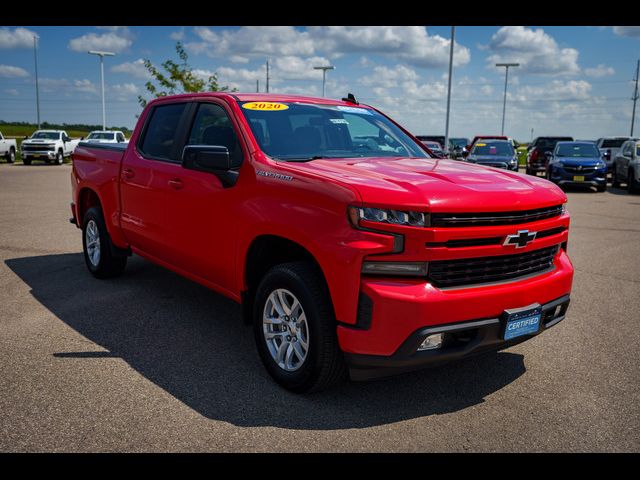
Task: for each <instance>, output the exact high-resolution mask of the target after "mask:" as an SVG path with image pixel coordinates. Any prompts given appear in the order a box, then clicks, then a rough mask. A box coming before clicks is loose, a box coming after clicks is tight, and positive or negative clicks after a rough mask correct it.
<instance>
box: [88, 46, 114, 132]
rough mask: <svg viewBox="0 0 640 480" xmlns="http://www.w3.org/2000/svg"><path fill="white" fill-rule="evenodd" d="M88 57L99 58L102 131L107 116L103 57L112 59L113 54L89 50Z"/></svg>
mask: <svg viewBox="0 0 640 480" xmlns="http://www.w3.org/2000/svg"><path fill="white" fill-rule="evenodd" d="M89 55H98V56H99V57H100V80H101V82H102V129H103V130H106V129H107V116H106V114H105V111H104V57H105V56H107V57H113V56H114V55H115V53H114V52H100V51H97V50H89Z"/></svg>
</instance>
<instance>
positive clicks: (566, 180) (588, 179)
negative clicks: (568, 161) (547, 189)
mask: <svg viewBox="0 0 640 480" xmlns="http://www.w3.org/2000/svg"><path fill="white" fill-rule="evenodd" d="M575 176H582V177H584V180H582V181H575V180H574V177H575ZM551 181H552V182H554V183H555V184H557V185H571V186H580V185H585V186H591V187H601V186H603V185H606V184H607V172H606V170H600V171H596V172H594V173H589V174H586V175H580V173H567V172H564V171H558V170H557V169H554V170H552V171H551Z"/></svg>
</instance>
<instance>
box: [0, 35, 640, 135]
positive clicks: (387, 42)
mask: <svg viewBox="0 0 640 480" xmlns="http://www.w3.org/2000/svg"><path fill="white" fill-rule="evenodd" d="M33 34H37V35H38V37H39V43H38V69H39V80H40V110H41V119H42V120H43V121H49V122H59V123H63V122H65V123H93V124H99V123H101V112H102V110H101V103H100V88H99V86H100V73H99V62H98V58H97V57H95V56H91V55H88V54H87V53H86V52H87V50H90V49H96V50H111V51H114V52H116V53H117V55H116V56H115V57H108V58H107V59H106V60H105V77H106V89H107V95H106V98H107V124H109V125H117V126H127V127H133V126H134V125H135V122H136V115H137V114H138V113H139V112H140V108H139V106H138V103H137V100H136V99H137V95H138V94H143V95H144V94H145V93H146V91H145V89H144V83H145V81H146V77H145V70H144V68H143V67H142V65H141V63H142V59H146V58H148V59H150V60H151V61H152V62H154V63H155V64H156V65H159V64H160V63H161V62H162V61H164V60H166V59H168V58H175V52H174V46H175V42H176V41H177V40H180V41H182V42H183V43H184V45H185V47H186V49H187V51H188V53H189V55H190V64H191V65H192V66H193V67H194V68H195V69H196V73H197V74H199V75H202V76H207V75H209V74H210V73H212V72H216V73H217V74H218V79H219V83H220V85H229V86H231V87H235V88H237V89H238V90H240V91H251V92H253V91H255V89H256V79H259V81H260V89H261V91H264V87H265V67H264V64H265V61H266V59H267V58H269V59H270V64H271V88H270V90H271V91H272V92H286V93H298V94H309V95H320V94H321V89H322V74H321V72H319V71H316V70H313V68H312V67H313V66H314V65H320V64H327V63H330V64H332V65H335V66H336V69H335V70H334V71H330V72H328V74H327V91H326V94H327V96H328V97H333V98H340V97H342V96H344V95H346V93H347V92H353V93H354V94H355V95H356V97H357V98H359V99H360V100H361V101H362V102H364V103H369V104H371V105H374V106H376V107H379V108H381V109H382V110H383V111H385V112H386V113H388V114H390V115H391V116H392V117H394V118H395V119H396V120H398V121H399V122H400V123H401V124H403V125H404V126H406V127H407V128H409V129H410V130H411V131H412V132H414V133H416V134H434V135H438V134H444V124H445V109H446V88H447V68H448V55H449V38H450V27H437V26H436V27H307V28H305V27H180V26H175V27H169V26H162V27H77V26H75V27H30V26H24V27H17V26H14V27H2V28H0V120H6V121H33V122H35V119H36V105H35V104H36V102H35V81H34V80H35V79H34V60H33ZM638 58H640V27H578V26H571V27H558V26H554V27H545V26H539V27H538V26H535V27H521V26H505V27H500V26H494V27H489V26H482V27H473V26H461V27H457V29H456V47H455V55H454V72H453V88H452V110H451V130H450V134H451V135H452V136H467V137H472V136H473V135H475V134H493V133H499V131H500V124H501V118H502V117H501V116H502V95H503V87H504V69H497V68H496V67H495V66H493V65H494V64H495V63H496V62H501V61H515V62H519V63H520V64H521V67H519V68H516V69H512V70H510V72H509V91H508V100H507V115H506V126H505V134H507V135H509V136H512V137H514V138H516V139H518V140H520V141H525V140H529V139H530V137H531V129H533V135H534V136H537V135H544V134H563V135H573V136H574V137H576V138H581V139H582V138H584V139H589V138H592V139H595V138H597V137H600V136H606V135H626V134H628V133H629V128H630V122H631V109H632V101H631V96H632V94H633V82H632V79H633V76H634V73H635V65H636V60H637V59H638ZM639 110H640V108H639Z"/></svg>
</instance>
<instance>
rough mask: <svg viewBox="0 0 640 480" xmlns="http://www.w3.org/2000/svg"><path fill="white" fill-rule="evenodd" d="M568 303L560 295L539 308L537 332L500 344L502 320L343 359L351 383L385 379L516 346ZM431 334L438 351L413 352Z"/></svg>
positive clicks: (439, 329)
mask: <svg viewBox="0 0 640 480" xmlns="http://www.w3.org/2000/svg"><path fill="white" fill-rule="evenodd" d="M569 301H570V300H569V295H564V296H562V297H560V298H557V299H555V300H553V301H551V302H548V303H546V304H544V305H542V319H541V322H540V328H539V329H538V331H537V332H536V333H534V334H531V335H524V336H521V337H518V338H515V339H512V340H503V331H504V321H503V320H501V319H500V318H489V319H482V320H473V321H469V322H462V323H456V324H444V325H436V326H433V327H426V328H421V329H419V330H417V331H415V332H414V333H413V334H411V335H410V336H409V337H408V338H407V339H406V340H405V341H404V342H403V344H402V345H401V346H400V348H398V350H397V351H396V352H395V353H394V354H393V355H390V356H376V355H358V354H352V353H347V354H345V358H346V361H347V364H348V365H349V369H350V375H351V379H352V380H370V379H372V378H378V377H386V376H389V375H395V374H398V373H402V372H407V371H412V370H417V369H421V368H426V367H432V366H438V365H442V364H445V363H448V362H451V361H454V360H460V359H462V358H466V357H471V356H474V355H477V354H480V353H484V352H489V351H495V350H501V349H504V348H508V347H511V346H513V345H517V344H518V343H522V342H524V341H526V340H528V339H530V338H532V337H534V336H537V335H540V334H541V333H542V332H544V331H546V330H548V329H549V328H551V327H553V326H554V325H557V324H558V323H560V322H561V321H562V320H564V318H565V315H566V312H567V308H568V307H569ZM434 333H443V334H444V341H443V345H442V347H441V348H439V349H436V350H425V351H417V349H418V347H419V346H420V344H421V343H422V341H423V340H424V338H425V337H427V336H429V335H432V334H434Z"/></svg>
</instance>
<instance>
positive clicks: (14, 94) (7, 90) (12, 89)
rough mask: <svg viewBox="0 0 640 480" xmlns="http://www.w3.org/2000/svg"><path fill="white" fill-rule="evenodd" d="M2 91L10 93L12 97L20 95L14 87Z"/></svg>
mask: <svg viewBox="0 0 640 480" xmlns="http://www.w3.org/2000/svg"><path fill="white" fill-rule="evenodd" d="M3 91H4V93H6V94H8V95H11V96H13V97H17V96H18V95H20V92H19V91H18V90H17V89H15V88H5V89H4V90H3Z"/></svg>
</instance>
